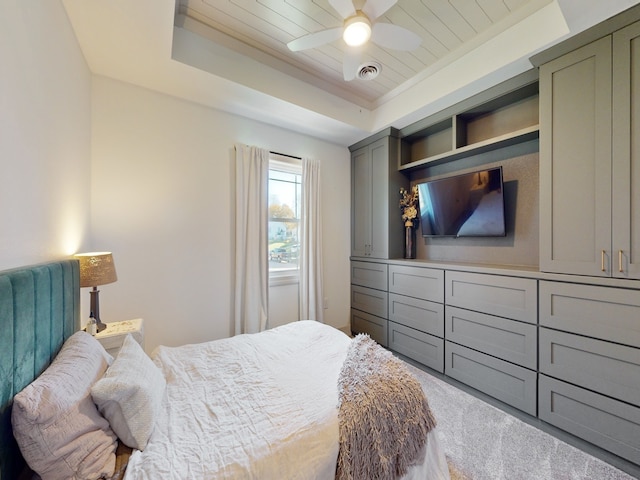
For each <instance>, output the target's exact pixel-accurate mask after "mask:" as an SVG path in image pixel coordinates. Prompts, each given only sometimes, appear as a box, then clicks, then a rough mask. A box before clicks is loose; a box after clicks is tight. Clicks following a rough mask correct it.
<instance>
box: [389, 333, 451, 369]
mask: <svg viewBox="0 0 640 480" xmlns="http://www.w3.org/2000/svg"><path fill="white" fill-rule="evenodd" d="M388 338H389V348H390V349H391V350H393V351H395V352H398V353H401V354H402V355H405V356H407V357H409V358H411V359H413V360H415V361H416V362H420V363H421V364H423V365H426V366H427V367H429V368H432V369H434V370H437V371H438V372H440V373H442V372H443V371H444V340H443V339H441V338H438V337H434V336H433V335H429V334H427V333H423V332H419V331H418V330H414V329H413V328H409V327H405V326H404V325H399V324H397V323H395V322H389V337H388Z"/></svg>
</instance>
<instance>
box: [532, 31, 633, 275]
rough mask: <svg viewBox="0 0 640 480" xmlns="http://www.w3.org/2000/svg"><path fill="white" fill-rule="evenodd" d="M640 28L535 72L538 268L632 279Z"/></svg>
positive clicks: (599, 43) (618, 34)
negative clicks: (537, 89) (537, 91)
mask: <svg viewBox="0 0 640 480" xmlns="http://www.w3.org/2000/svg"><path fill="white" fill-rule="evenodd" d="M639 42H640V23H636V24H633V25H631V26H629V27H626V28H624V29H621V30H619V31H616V32H614V33H613V34H612V35H607V36H605V37H604V38H601V39H599V40H596V41H593V42H591V43H589V44H588V45H585V46H583V47H581V48H578V49H576V50H574V51H571V52H569V53H567V54H565V55H562V56H560V57H558V58H556V59H554V60H551V61H549V62H547V63H544V64H543V65H541V66H540V118H541V122H540V123H541V125H540V188H541V191H540V219H541V222H540V269H541V270H542V271H547V272H559V273H572V274H578V275H591V276H606V277H619V278H640V207H639V205H640V143H638V141H637V139H638V138H640V124H639V121H640V110H638V109H639V108H640V106H639V105H638V102H634V101H632V99H634V98H640V75H639V74H640V48H638V46H639V45H638V43H639Z"/></svg>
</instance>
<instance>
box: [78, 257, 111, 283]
mask: <svg viewBox="0 0 640 480" xmlns="http://www.w3.org/2000/svg"><path fill="white" fill-rule="evenodd" d="M74 256H75V257H76V258H77V259H78V260H79V261H80V286H81V287H97V286H98V285H106V284H107V283H113V282H115V281H116V280H118V276H117V275H116V266H115V264H114V263H113V256H112V255H111V252H92V253H78V254H77V255H74Z"/></svg>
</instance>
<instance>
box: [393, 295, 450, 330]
mask: <svg viewBox="0 0 640 480" xmlns="http://www.w3.org/2000/svg"><path fill="white" fill-rule="evenodd" d="M389 320H392V321H394V322H396V323H399V324H401V325H405V326H407V327H411V328H415V329H416V330H420V331H421V332H425V333H429V334H431V335H435V336H437V337H441V338H442V337H444V305H442V304H441V303H436V302H429V301H427V300H420V299H418V298H413V297H406V296H404V295H397V294H395V293H390V294H389Z"/></svg>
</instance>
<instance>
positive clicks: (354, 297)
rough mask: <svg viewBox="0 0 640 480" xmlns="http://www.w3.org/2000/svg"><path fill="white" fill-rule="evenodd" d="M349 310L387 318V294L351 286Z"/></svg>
mask: <svg viewBox="0 0 640 480" xmlns="http://www.w3.org/2000/svg"><path fill="white" fill-rule="evenodd" d="M351 308H356V309H358V310H362V311H363V312H367V313H370V314H372V315H377V316H378V317H382V318H387V292H384V291H382V290H375V289H373V288H366V287H360V286H358V285H351Z"/></svg>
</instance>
